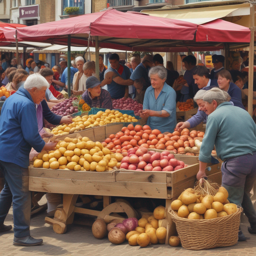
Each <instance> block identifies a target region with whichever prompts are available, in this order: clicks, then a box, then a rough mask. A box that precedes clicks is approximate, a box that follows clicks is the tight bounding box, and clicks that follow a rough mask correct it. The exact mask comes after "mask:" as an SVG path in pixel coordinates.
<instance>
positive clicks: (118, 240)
mask: <svg viewBox="0 0 256 256" xmlns="http://www.w3.org/2000/svg"><path fill="white" fill-rule="evenodd" d="M108 240H109V241H110V242H111V243H112V244H122V243H123V242H124V241H125V234H124V233H123V231H122V230H121V229H119V228H112V229H111V230H110V231H109V233H108Z"/></svg>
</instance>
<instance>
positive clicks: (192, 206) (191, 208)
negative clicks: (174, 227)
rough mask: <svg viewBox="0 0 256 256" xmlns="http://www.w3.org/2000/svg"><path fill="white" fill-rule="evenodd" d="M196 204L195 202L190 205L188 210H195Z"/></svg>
mask: <svg viewBox="0 0 256 256" xmlns="http://www.w3.org/2000/svg"><path fill="white" fill-rule="evenodd" d="M195 205H196V204H195V203H193V204H189V205H188V210H189V212H193V211H194V206H195Z"/></svg>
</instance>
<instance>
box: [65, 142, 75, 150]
mask: <svg viewBox="0 0 256 256" xmlns="http://www.w3.org/2000/svg"><path fill="white" fill-rule="evenodd" d="M75 148H76V144H75V143H73V142H70V143H69V144H68V146H67V150H74V149H75Z"/></svg>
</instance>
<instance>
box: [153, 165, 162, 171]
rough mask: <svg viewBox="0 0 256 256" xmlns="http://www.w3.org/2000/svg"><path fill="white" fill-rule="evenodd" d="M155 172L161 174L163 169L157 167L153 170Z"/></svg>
mask: <svg viewBox="0 0 256 256" xmlns="http://www.w3.org/2000/svg"><path fill="white" fill-rule="evenodd" d="M152 171H153V172H161V171H162V168H161V167H160V166H156V167H154V168H153V170H152Z"/></svg>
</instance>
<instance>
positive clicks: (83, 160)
mask: <svg viewBox="0 0 256 256" xmlns="http://www.w3.org/2000/svg"><path fill="white" fill-rule="evenodd" d="M84 162H85V159H84V158H81V157H80V160H79V164H80V165H81V166H84Z"/></svg>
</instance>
